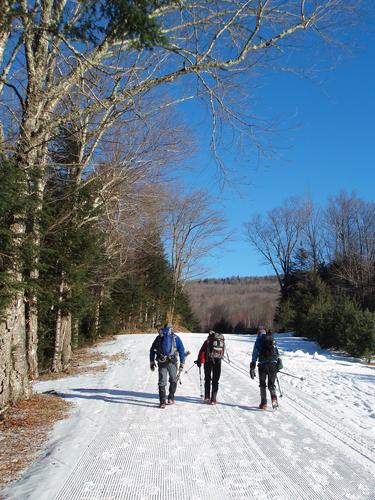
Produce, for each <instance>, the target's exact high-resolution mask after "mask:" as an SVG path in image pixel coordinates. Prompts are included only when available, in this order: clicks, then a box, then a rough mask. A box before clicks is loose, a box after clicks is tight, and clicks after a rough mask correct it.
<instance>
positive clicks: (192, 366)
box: [185, 363, 195, 375]
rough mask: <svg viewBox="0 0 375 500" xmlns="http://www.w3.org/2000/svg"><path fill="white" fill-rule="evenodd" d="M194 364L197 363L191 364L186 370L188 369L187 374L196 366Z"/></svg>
mask: <svg viewBox="0 0 375 500" xmlns="http://www.w3.org/2000/svg"><path fill="white" fill-rule="evenodd" d="M194 366H195V363H193V364H192V365H191V367H190V368H189V369H188V370H186V371H185V375H186V374H187V373H189V371H190V370H191V369H192V368H194Z"/></svg>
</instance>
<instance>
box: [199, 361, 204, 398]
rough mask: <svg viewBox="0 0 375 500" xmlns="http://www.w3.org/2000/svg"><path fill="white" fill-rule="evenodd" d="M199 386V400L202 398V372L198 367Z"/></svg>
mask: <svg viewBox="0 0 375 500" xmlns="http://www.w3.org/2000/svg"><path fill="white" fill-rule="evenodd" d="M199 385H200V388H201V398H203V386H202V371H201V367H199Z"/></svg>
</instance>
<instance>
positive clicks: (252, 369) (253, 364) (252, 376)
mask: <svg viewBox="0 0 375 500" xmlns="http://www.w3.org/2000/svg"><path fill="white" fill-rule="evenodd" d="M250 377H251V378H252V380H254V379H255V363H254V362H253V361H252V362H251V363H250Z"/></svg>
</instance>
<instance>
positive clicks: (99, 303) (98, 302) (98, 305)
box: [94, 288, 103, 338]
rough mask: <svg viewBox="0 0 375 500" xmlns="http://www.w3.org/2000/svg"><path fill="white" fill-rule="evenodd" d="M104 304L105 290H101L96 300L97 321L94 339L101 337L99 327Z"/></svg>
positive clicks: (95, 322)
mask: <svg viewBox="0 0 375 500" xmlns="http://www.w3.org/2000/svg"><path fill="white" fill-rule="evenodd" d="M102 302H103V288H99V292H98V297H97V300H96V308H95V321H94V337H95V338H97V337H98V336H99V326H100V312H101V308H102Z"/></svg>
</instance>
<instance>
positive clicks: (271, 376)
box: [258, 363, 277, 404]
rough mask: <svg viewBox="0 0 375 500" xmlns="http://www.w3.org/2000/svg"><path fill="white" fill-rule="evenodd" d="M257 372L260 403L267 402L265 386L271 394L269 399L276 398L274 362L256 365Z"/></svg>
mask: <svg viewBox="0 0 375 500" xmlns="http://www.w3.org/2000/svg"><path fill="white" fill-rule="evenodd" d="M258 373H259V387H260V399H261V403H262V404H264V403H267V390H266V387H267V386H268V390H269V391H270V394H271V399H277V396H276V388H275V380H276V375H277V369H276V363H264V364H262V365H258ZM267 378H268V380H267Z"/></svg>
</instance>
